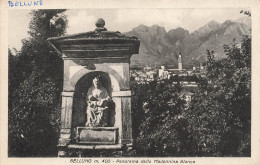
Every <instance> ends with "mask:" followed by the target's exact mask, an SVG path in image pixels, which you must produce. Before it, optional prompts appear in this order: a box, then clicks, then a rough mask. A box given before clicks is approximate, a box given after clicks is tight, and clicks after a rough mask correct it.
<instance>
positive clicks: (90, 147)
mask: <svg viewBox="0 0 260 165" xmlns="http://www.w3.org/2000/svg"><path fill="white" fill-rule="evenodd" d="M68 148H69V149H83V150H93V149H95V150H118V149H122V145H119V144H116V145H79V144H70V145H69V146H68Z"/></svg>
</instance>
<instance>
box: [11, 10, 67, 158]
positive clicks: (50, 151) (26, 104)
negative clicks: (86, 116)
mask: <svg viewBox="0 0 260 165" xmlns="http://www.w3.org/2000/svg"><path fill="white" fill-rule="evenodd" d="M64 11H65V10H33V11H32V12H31V15H32V20H31V22H30V24H29V27H30V31H29V32H28V33H29V34H30V36H31V37H30V38H29V39H26V40H23V45H22V48H21V51H20V52H19V53H18V54H17V55H16V56H13V55H12V54H11V52H9V104H8V105H9V110H8V122H9V136H8V138H9V143H8V144H9V156H56V153H57V152H56V145H57V140H58V129H59V125H58V123H59V120H60V119H59V117H60V115H59V113H60V112H59V110H60V109H59V108H58V105H59V100H60V93H61V88H62V78H63V77H62V75H63V63H62V59H61V58H60V57H59V56H58V54H56V53H55V52H54V51H53V49H52V48H51V46H50V44H48V42H47V38H49V37H54V36H60V35H62V34H64V32H65V28H66V24H67V20H66V17H65V15H64V13H63V12H64Z"/></svg>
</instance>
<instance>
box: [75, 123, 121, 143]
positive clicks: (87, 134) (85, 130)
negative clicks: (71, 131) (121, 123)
mask: <svg viewBox="0 0 260 165" xmlns="http://www.w3.org/2000/svg"><path fill="white" fill-rule="evenodd" d="M117 135H118V128H117V127H77V134H76V143H77V144H95V145H98V144H117V143H118V139H117Z"/></svg>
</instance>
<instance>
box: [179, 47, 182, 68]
mask: <svg viewBox="0 0 260 165" xmlns="http://www.w3.org/2000/svg"><path fill="white" fill-rule="evenodd" d="M178 69H179V70H182V58H181V51H179V57H178Z"/></svg>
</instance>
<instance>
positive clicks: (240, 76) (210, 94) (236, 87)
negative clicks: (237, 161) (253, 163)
mask: <svg viewBox="0 0 260 165" xmlns="http://www.w3.org/2000/svg"><path fill="white" fill-rule="evenodd" d="M224 51H225V53H226V55H227V58H226V59H223V60H220V61H215V60H214V51H209V50H208V51H207V54H208V62H207V76H206V77H205V78H203V79H201V81H200V84H199V85H200V86H199V90H198V91H197V92H196V94H195V95H194V97H193V99H192V102H191V106H190V110H188V111H185V114H184V116H185V118H186V119H187V120H188V122H189V125H191V128H190V130H189V131H190V133H191V135H192V136H193V138H194V139H193V143H196V144H197V146H198V147H197V149H196V150H194V155H197V156H250V135H251V133H250V128H251V38H250V37H249V36H244V38H243V40H242V42H241V44H238V43H236V41H235V40H234V43H233V44H232V45H230V46H229V45H224Z"/></svg>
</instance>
